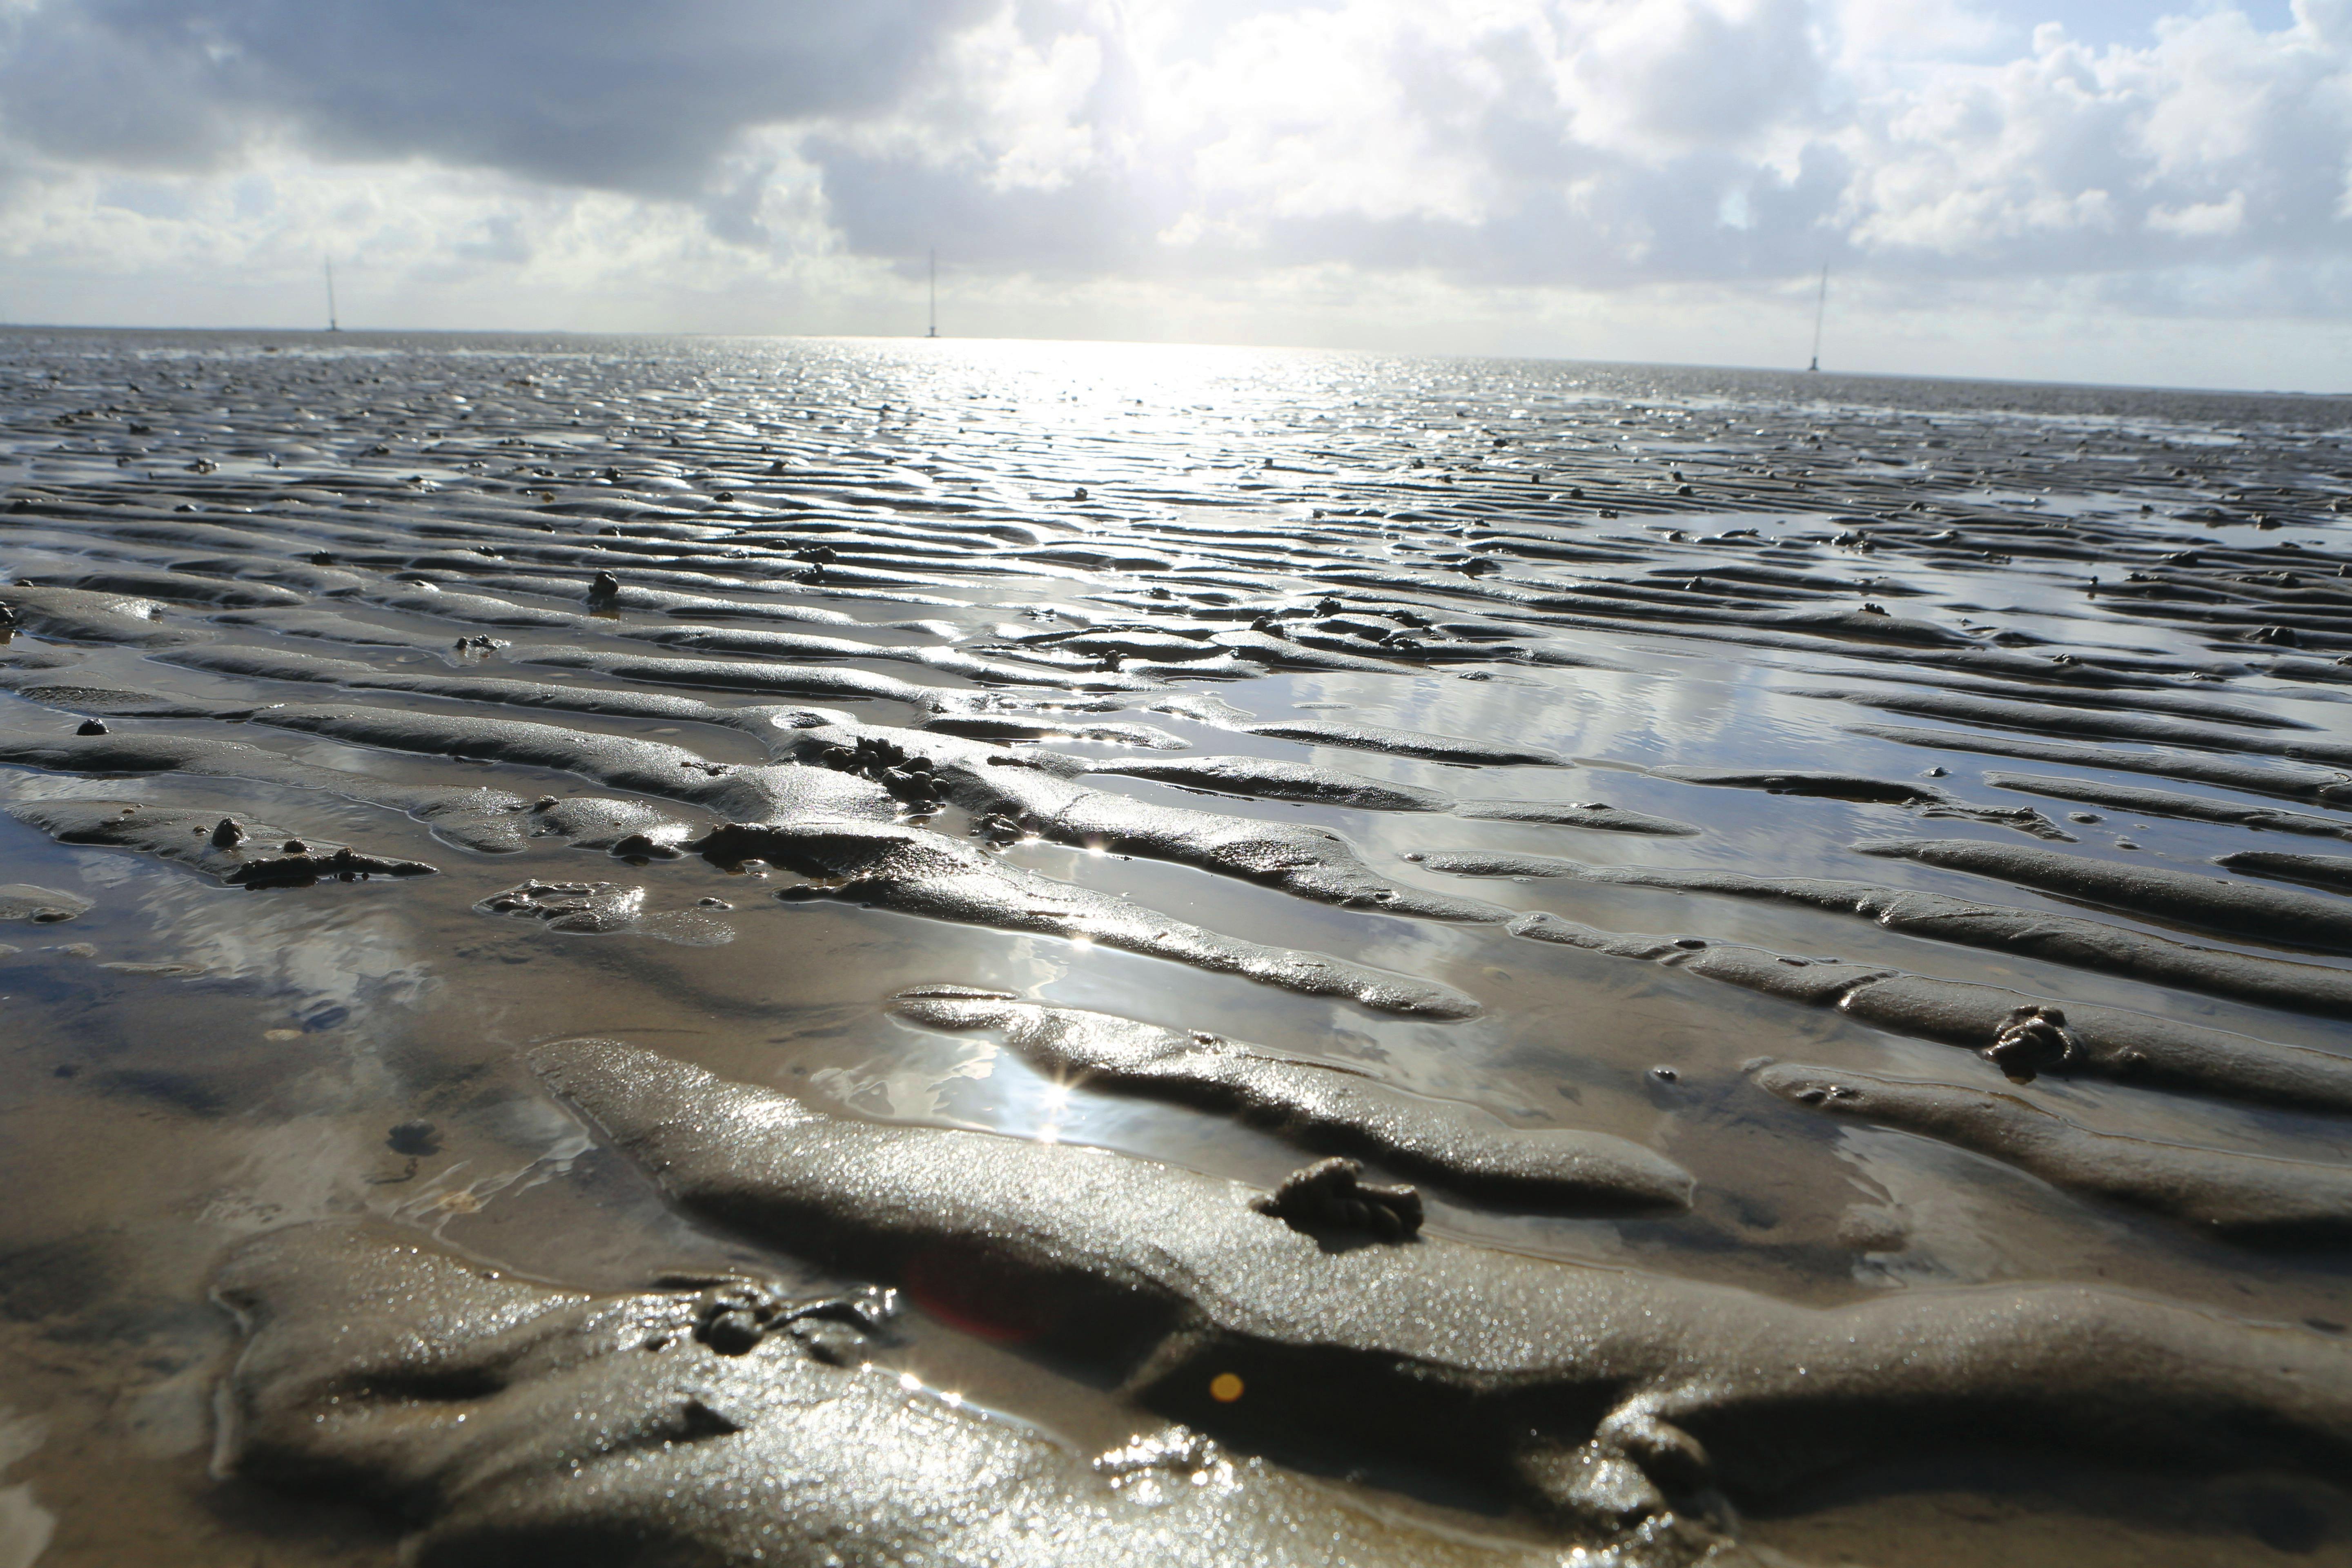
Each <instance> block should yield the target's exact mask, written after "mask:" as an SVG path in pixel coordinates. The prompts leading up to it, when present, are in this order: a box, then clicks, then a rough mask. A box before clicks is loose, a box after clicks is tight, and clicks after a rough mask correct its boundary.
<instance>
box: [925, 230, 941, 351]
mask: <svg viewBox="0 0 2352 1568" xmlns="http://www.w3.org/2000/svg"><path fill="white" fill-rule="evenodd" d="M939 335H940V253H939V251H938V250H937V249H934V250H933V251H932V252H931V330H930V331H928V332H925V333H924V334H923V336H925V337H927V338H936V337H938V336H939Z"/></svg>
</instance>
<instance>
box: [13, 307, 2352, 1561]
mask: <svg viewBox="0 0 2352 1568" xmlns="http://www.w3.org/2000/svg"><path fill="white" fill-rule="evenodd" d="M2347 443H2352V400H2341V399H2323V398H2307V397H2269V396H2252V395H2202V394H2190V393H2162V392H2133V391H2126V390H2111V389H2088V388H2064V387H2049V386H2011V385H1995V384H1974V383H1936V382H1927V381H1898V380H1869V379H1861V378H1843V377H1834V376H1821V375H1802V376H1799V375H1782V374H1769V373H1761V372H1733V371H1719V372H1718V371H1703V370H1692V369H1664V368H1658V367H1643V366H1619V365H1594V364H1580V363H1535V362H1507V361H1468V360H1461V361H1438V360H1409V359H1394V358H1382V357H1377V356H1362V355H1338V354H1318V353H1262V352H1255V351H1239V350H1235V351H1205V350H1174V349H1152V348H1119V347H1109V346H1099V347H1088V346H1071V345H1041V344H1017V343H993V344H992V343H957V342H879V341H860V342H851V341H838V342H835V341H823V340H791V341H786V340H774V341H767V340H657V339H600V338H586V337H551V338H522V337H511V338H509V337H491V336H376V335H370V334H356V333H352V334H346V333H338V334H333V335H331V336H328V335H322V334H282V335H268V334H228V333H219V334H196V333H184V334H173V333H139V332H95V331H92V332H68V331H54V332H45V331H7V332H0V852H4V853H5V863H0V1179H5V1189H4V1190H5V1193H6V1194H7V1196H6V1198H5V1202H0V1568H29V1565H30V1564H33V1563H40V1564H43V1565H45V1568H47V1565H54V1564H74V1565H77V1568H79V1565H84V1564H89V1565H96V1564H118V1563H138V1562H153V1563H167V1562H168V1563H193V1564H207V1565H208V1564H221V1565H224V1568H226V1565H228V1564H238V1565H243V1564H248V1563H254V1562H257V1561H266V1562H268V1563H274V1564H294V1565H315V1568H326V1565H344V1564H350V1565H361V1564H367V1565H385V1568H389V1565H390V1564H392V1563H396V1562H408V1563H425V1564H433V1565H436V1568H438V1565H456V1564H488V1563H556V1562H563V1563H616V1564H617V1563H641V1564H649V1565H650V1564H678V1563H726V1564H750V1563H805V1564H819V1563H830V1564H843V1563H849V1564H858V1563H873V1564H882V1563H905V1562H914V1561H921V1562H938V1563H991V1564H1003V1565H1014V1564H1024V1563H1040V1564H1044V1563H1053V1564H1094V1563H1103V1564H1108V1563H1137V1562H1168V1563H1202V1564H1222V1563H1258V1562H1265V1563H1302V1564H1304V1563H1412V1564H1421V1563H1447V1564H1455V1563H1458V1564H1464V1565H1470V1564H1486V1563H1496V1564H1501V1563H1511V1564H1518V1563H1615V1564H1620V1565H1622V1568H1685V1565H1687V1564H1694V1563H1701V1562H1706V1563H1724V1564H1732V1563H1759V1564H1777V1565H1786V1564H1801V1565H1807V1568H1811V1565H1819V1568H1832V1565H1844V1564H1855V1563H1873V1564H1895V1563H1901V1564H1906V1565H1910V1564H1939V1565H1940V1564H1952V1565H1959V1564H1979V1563H1983V1564H1990V1563H2003V1564H2008V1563H2037V1564H2038V1563H2049V1564H2058V1563H2065V1564H2070V1565H2073V1564H2089V1565H2093V1568H2101V1565H2106V1564H2115V1565H2123V1564H2142V1563H2157V1564H2182V1565H2186V1564H2191V1563H2214V1562H2230V1563H2273V1562H2275V1563H2352V1492H2347V1484H2352V1275H2347V1264H2352V1252H2347V1245H2352V1137H2348V1136H2347V1135H2352V902H2347V901H2346V900H2347V890H2352V869H2347V868H2352V857H2347V856H2343V855H2336V854H2330V853H2327V852H2326V851H2327V850H2328V849H2329V846H2327V845H2326V844H2325V843H2322V842H2315V840H2325V839H2327V838H2343V837H2352V709H2347V700H2352V576H2347V575H2346V573H2347V570H2352V550H2347V539H2346V537H2345V532H2344V531H2345V529H2346V527H2347V523H2352V448H2348V447H2347Z"/></svg>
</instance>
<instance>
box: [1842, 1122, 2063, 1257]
mask: <svg viewBox="0 0 2352 1568" xmlns="http://www.w3.org/2000/svg"><path fill="white" fill-rule="evenodd" d="M1834 1147H1835V1150H1836V1154H1837V1158H1838V1160H1839V1161H1840V1162H1841V1163H1844V1164H1846V1165H1848V1166H1850V1167H1852V1168H1853V1170H1854V1172H1855V1173H1856V1179H1857V1180H1858V1181H1859V1183H1860V1184H1862V1185H1864V1187H1867V1188H1875V1189H1877V1190H1878V1191H1879V1192H1880V1193H1883V1194H1885V1206H1886V1208H1887V1209H1889V1210H1891V1211H1893V1213H1892V1215H1890V1216H1889V1219H1890V1221H1891V1222H1892V1223H1891V1224H1889V1225H1888V1227H1887V1228H1888V1230H1889V1237H1888V1239H1889V1240H1893V1239H1894V1237H1895V1234H1896V1233H1897V1232H1899V1234H1900V1235H1901V1237H1902V1238H1903V1239H1902V1240H1901V1241H1900V1243H1899V1244H1898V1245H1897V1246H1895V1247H1890V1248H1887V1249H1885V1250H1874V1251H1869V1252H1864V1253H1863V1254H1861V1255H1860V1256H1859V1257H1857V1258H1855V1259H1854V1265H1853V1277H1854V1279H1857V1280H1859V1281H1861V1282H1862V1283H1864V1284H1865V1285H1877V1286H1882V1287H1884V1288H1885V1289H1903V1288H1906V1287H1926V1288H1934V1287H1937V1286H1950V1285H1982V1284H1986V1283H1988V1282H1990V1281H1991V1280H1995V1279H2012V1278H2019V1277H2021V1276H2023V1275H2025V1274H2027V1273H2029V1272H2030V1271H2029V1270H2026V1269H2023V1268H2021V1267H2020V1265H2019V1262H2018V1260H2017V1259H2015V1258H2012V1257H2011V1249H2010V1248H2009V1247H2006V1246H2004V1245H2003V1243H2002V1239H2001V1236H2002V1231H2003V1229H2004V1228H2005V1226H2007V1225H2008V1224H2011V1223H2013V1220H2014V1213H2013V1210H2014V1203H2015V1200H2014V1198H2013V1197H2011V1195H2010V1194H2005V1193H2000V1192H1998V1191H1990V1192H1989V1191H1987V1190H1986V1189H1985V1187H1984V1185H1983V1175H1984V1173H1985V1170H1986V1165H1985V1163H1983V1162H1982V1161H1980V1160H1979V1159H1978V1157H1976V1156H1974V1155H1970V1154H1965V1153H1962V1152H1958V1150H1954V1149H1949V1148H1947V1147H1945V1146H1944V1145H1942V1144H1939V1143H1934V1142H1929V1141H1928V1140H1927V1139H1924V1138H1915V1137H1911V1136H1909V1135H1907V1134H1905V1133H1900V1132H1882V1131H1877V1130H1876V1129H1873V1128H1841V1129H1839V1136H1838V1140H1837V1142H1836V1144H1835V1145H1834ZM1859 1207H1860V1208H1861V1211H1862V1212H1863V1213H1864V1215H1873V1216H1874V1215H1876V1214H1877V1213H1878V1212H1879V1211H1877V1210H1874V1209H1872V1208H1870V1207H1869V1205H1859ZM2005 1210H2006V1211H2011V1212H2010V1213H2009V1214H2008V1215H2007V1216H2006V1218H2005V1217H2004V1214H2003V1213H2002V1212H2001V1211H2005ZM1849 1212H1850V1213H1851V1212H1852V1211H1849Z"/></svg>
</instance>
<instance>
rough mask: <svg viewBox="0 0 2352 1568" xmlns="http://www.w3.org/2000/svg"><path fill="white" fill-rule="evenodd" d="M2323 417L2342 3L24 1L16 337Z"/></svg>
mask: <svg viewBox="0 0 2352 1568" xmlns="http://www.w3.org/2000/svg"><path fill="white" fill-rule="evenodd" d="M934 249H936V251H937V253H938V257H939V293H940V329H941V331H943V332H944V333H947V334H950V335H953V336H958V337H967V338H969V337H1032V338H1096V339H1109V340H1122V341H1124V340H1136V341H1180V342H1242V343H1260V344H1294V345H1308V346H1329V347H1340V348H1355V349H1368V350H1379V351H1397V352H1416V353H1423V352H1425V353H1485V354H1528V355H1541V356H1559V357H1568V358H1580V359H1613V360H1643V361H1666V362H1678V363H1711V364H1756V365H1791V366H1801V365H1802V364H1803V363H1804V362H1805V360H1806V358H1807V356H1808V355H1809V354H1810V353H1811V342H1812V335H1813V327H1814V314H1815V303H1816V300H1817V290H1818V289H1819V285H1820V279H1821V271H1822V268H1823V267H1827V268H1829V273H1830V282H1829V292H1828V305H1827V309H1826V311H1825V313H1824V317H1823V321H1822V361H1823V366H1824V368H1825V369H1832V370H1852V371H1869V372H1881V373H1892V374H1923V375H1975V376H1990V377H1999V378H2008V379H2020V380H2065V381H2092V382H2119V383H2129V384H2153V385H2190V386H2217V387H2248V388H2272V389H2279V390H2294V391H2352V0H2157V3H2151V4H2132V3H2128V0H856V3H855V4H844V3H843V0H662V3H659V4H655V3H653V0H634V3H633V0H0V321H14V322H23V323H55V324H85V325H158V326H221V327H228V326H283V327H312V326H317V325H320V324H322V322H323V319H324V316H325V310H326V301H325V297H324V288H323V279H322V277H321V270H322V265H323V264H324V263H325V262H326V261H328V260H330V259H331V261H332V263H333V265H334V268H335V277H336V288H337V294H338V303H339V306H340V310H341V318H342V321H343V324H344V325H345V326H346V327H352V328H355V327H367V328H384V329H482V330H564V331H690V332H745V333H795V334H796V333H853V334H886V335H887V334H897V335H907V334H918V335H919V333H920V332H921V331H923V329H924V324H925V311H926V286H927V268H928V258H929V255H930V253H931V252H932V251H933V250H934Z"/></svg>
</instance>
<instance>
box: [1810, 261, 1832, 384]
mask: <svg viewBox="0 0 2352 1568" xmlns="http://www.w3.org/2000/svg"><path fill="white" fill-rule="evenodd" d="M1829 308H1830V264H1829V263H1828V262H1826V261H1824V262H1822V291H1821V296H1820V297H1819V298H1818V299H1816V300H1814V301H1813V363H1811V364H1809V365H1807V366H1806V367H1805V368H1806V369H1807V370H1809V371H1817V370H1819V369H1821V368H1822V317H1823V316H1825V315H1827V314H1828V313H1829Z"/></svg>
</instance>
